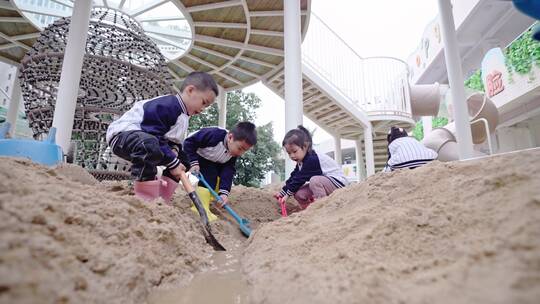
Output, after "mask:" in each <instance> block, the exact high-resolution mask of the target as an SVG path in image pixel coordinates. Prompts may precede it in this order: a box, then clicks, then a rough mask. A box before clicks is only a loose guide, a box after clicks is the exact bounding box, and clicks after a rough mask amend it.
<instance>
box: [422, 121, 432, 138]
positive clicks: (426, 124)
mask: <svg viewBox="0 0 540 304" xmlns="http://www.w3.org/2000/svg"><path fill="white" fill-rule="evenodd" d="M422 127H423V129H424V137H426V136H427V135H428V134H429V132H431V130H433V117H432V116H422Z"/></svg>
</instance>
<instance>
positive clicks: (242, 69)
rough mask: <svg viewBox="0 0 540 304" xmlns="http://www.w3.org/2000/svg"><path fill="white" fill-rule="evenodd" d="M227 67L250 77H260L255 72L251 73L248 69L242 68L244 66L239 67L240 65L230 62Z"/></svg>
mask: <svg viewBox="0 0 540 304" xmlns="http://www.w3.org/2000/svg"><path fill="white" fill-rule="evenodd" d="M228 67H229V68H231V69H233V70H236V71H238V72H240V73H243V74H245V75H248V76H250V77H253V78H259V77H261V75H257V74H255V73H253V72H251V71H248V70H246V69H244V68H241V67H239V66H235V65H232V64H231V65H229V66H228Z"/></svg>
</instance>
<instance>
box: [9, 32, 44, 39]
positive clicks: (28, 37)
mask: <svg viewBox="0 0 540 304" xmlns="http://www.w3.org/2000/svg"><path fill="white" fill-rule="evenodd" d="M37 37H39V32H36V33H30V34H22V35H16V36H11V37H10V38H11V39H12V40H26V39H32V38H37Z"/></svg>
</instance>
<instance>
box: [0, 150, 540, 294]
mask: <svg viewBox="0 0 540 304" xmlns="http://www.w3.org/2000/svg"><path fill="white" fill-rule="evenodd" d="M539 159H540V150H538V149H537V150H531V151H523V152H519V153H512V154H507V155H501V156H495V157H492V158H486V159H480V160H472V161H467V162H455V163H445V164H443V163H432V164H430V165H428V166H426V167H423V168H419V169H416V170H407V171H401V172H394V173H390V174H377V175H375V176H373V177H371V178H369V179H368V180H367V181H366V182H363V183H361V184H355V185H351V186H350V187H347V188H346V189H342V190H339V191H337V192H335V193H334V194H332V195H331V196H330V197H328V198H325V199H322V200H319V201H317V202H316V203H315V204H313V205H312V206H310V207H309V208H308V209H307V210H305V211H301V212H296V213H293V214H292V215H291V216H290V217H288V218H281V217H280V215H279V213H278V210H277V209H278V208H277V204H276V203H275V200H274V199H273V197H272V194H273V191H270V190H260V189H253V188H246V187H242V186H239V187H233V190H232V193H231V197H230V200H231V205H232V207H233V208H234V209H235V210H236V211H237V212H238V213H239V214H241V215H242V216H244V217H247V218H249V219H250V221H251V223H252V227H253V228H254V233H253V234H252V237H251V238H250V239H249V240H248V241H245V239H244V238H243V237H242V236H241V234H240V232H239V230H238V228H237V227H236V225H235V224H234V222H233V221H232V219H231V218H230V217H228V215H226V214H225V213H224V212H223V211H222V210H216V209H214V210H215V213H216V214H218V215H219V216H220V217H221V218H222V220H219V221H217V222H216V223H213V224H212V227H213V229H214V232H215V235H216V237H217V238H218V239H219V241H220V242H222V243H223V245H224V246H225V247H229V248H236V249H235V251H236V252H237V253H236V254H238V256H237V257H233V258H234V259H238V260H240V261H241V267H242V271H243V277H244V278H243V280H244V279H245V280H247V282H248V286H246V289H247V294H248V298H249V300H248V301H247V303H279V304H282V303H329V302H332V303H433V302H435V303H538V299H540V164H539V163H538V160H539ZM295 206H296V204H295V203H294V202H292V200H290V201H289V205H288V208H289V211H290V212H294V211H298V210H297V209H296V207H295ZM197 219H198V218H197V217H196V216H195V215H194V214H193V213H192V212H191V211H189V199H188V198H187V197H186V195H185V193H183V192H182V191H177V193H176V195H175V198H174V207H171V206H168V205H165V204H163V202H161V201H158V202H157V203H152V204H149V203H144V202H142V201H140V200H138V199H137V198H135V197H134V196H133V194H132V191H131V190H130V188H129V187H128V185H127V182H102V183H99V182H97V181H96V180H94V179H93V178H92V176H90V175H89V174H88V173H86V172H85V171H84V170H83V169H82V168H80V167H76V166H70V165H64V166H62V167H59V168H47V167H42V166H38V165H35V164H32V163H30V162H29V161H26V160H20V159H10V158H0V240H1V242H0V302H1V303H37V302H40V303H42V302H50V303H57V302H63V303H80V302H92V303H114V302H121V303H145V302H146V300H147V297H148V296H149V295H150V294H151V293H153V292H155V291H156V290H166V289H171V288H172V289H174V288H178V287H181V286H186V285H187V286H189V284H190V282H191V280H192V278H193V277H194V276H197V275H198V274H199V273H201V272H205V271H207V270H208V269H210V268H211V267H212V265H211V264H212V259H211V258H210V256H211V255H212V253H213V251H212V249H211V247H210V246H208V245H207V244H206V243H205V241H204V238H203V236H202V234H201V233H200V230H199V229H200V226H199V224H198V222H197ZM238 244H241V245H240V246H241V247H238ZM211 290H212V289H208V292H210V291H211ZM242 303H244V302H242Z"/></svg>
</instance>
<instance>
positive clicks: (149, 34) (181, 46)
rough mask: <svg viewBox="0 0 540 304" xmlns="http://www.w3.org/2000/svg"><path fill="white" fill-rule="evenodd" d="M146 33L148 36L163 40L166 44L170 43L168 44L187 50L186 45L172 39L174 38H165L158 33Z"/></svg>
mask: <svg viewBox="0 0 540 304" xmlns="http://www.w3.org/2000/svg"><path fill="white" fill-rule="evenodd" d="M146 35H147V36H148V37H151V38H154V39H156V40H159V41H161V42H163V43H165V44H168V45H171V46H174V47H177V48H179V49H182V50H185V49H186V47H185V46H183V45H181V44H179V43H178V42H176V41H172V40H170V39H167V38H164V37H161V36H160V35H156V34H152V33H146Z"/></svg>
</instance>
